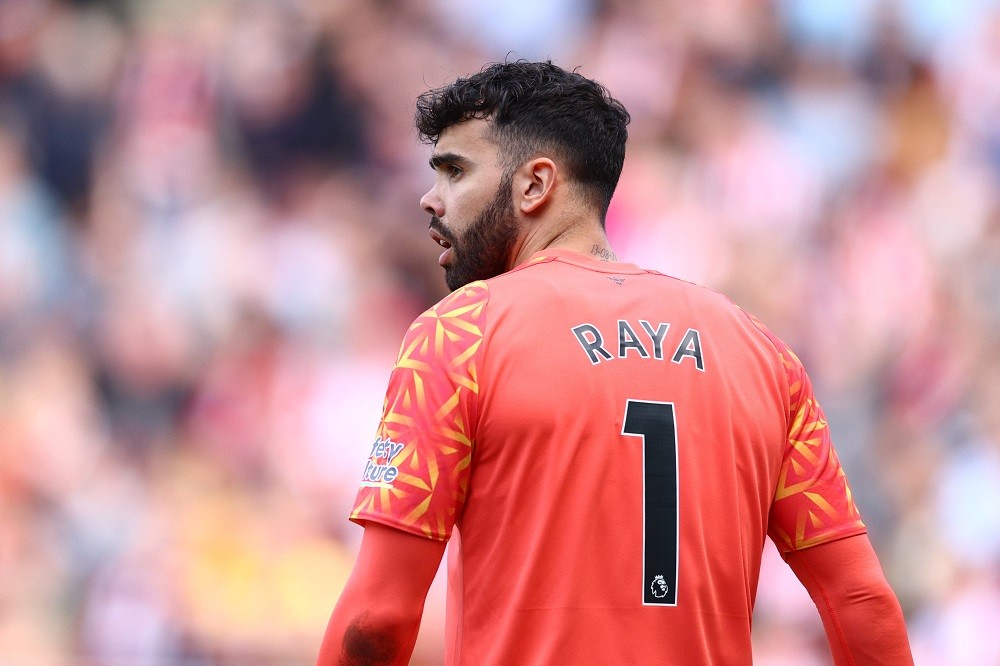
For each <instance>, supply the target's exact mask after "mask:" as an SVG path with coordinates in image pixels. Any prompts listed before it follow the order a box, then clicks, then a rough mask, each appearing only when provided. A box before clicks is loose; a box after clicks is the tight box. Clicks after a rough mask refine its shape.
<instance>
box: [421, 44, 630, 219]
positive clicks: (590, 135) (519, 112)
mask: <svg viewBox="0 0 1000 666" xmlns="http://www.w3.org/2000/svg"><path fill="white" fill-rule="evenodd" d="M473 118H481V119H488V120H489V121H490V123H491V126H492V130H493V136H494V139H495V140H496V142H497V144H498V145H499V146H500V149H501V151H502V153H503V155H504V165H505V167H506V169H507V173H508V174H509V173H511V172H513V170H514V169H515V168H517V167H518V166H519V165H521V164H523V163H524V162H525V161H526V160H528V159H530V158H531V157H532V156H534V155H537V154H538V153H539V152H542V153H549V154H550V155H551V156H552V157H553V159H556V160H558V161H560V162H561V163H562V166H563V167H565V168H566V170H567V172H568V176H569V178H570V179H571V180H573V181H575V182H576V183H578V184H579V185H580V186H581V188H582V190H583V191H584V192H586V193H587V197H588V199H589V200H590V201H591V203H592V204H593V205H594V207H595V208H596V209H597V210H598V211H599V213H600V216H601V220H602V224H603V220H604V217H605V215H606V214H607V211H608V205H609V204H610V202H611V196H612V195H613V194H614V191H615V187H616V186H617V185H618V178H619V177H620V176H621V172H622V165H623V163H624V161H625V143H626V141H627V140H628V130H627V129H626V128H627V125H628V123H629V120H630V118H629V114H628V111H626V110H625V107H624V106H622V104H621V102H619V101H618V100H616V99H614V98H613V97H612V96H611V95H610V93H608V91H607V89H606V88H605V87H604V86H602V85H601V84H600V83H597V82H596V81H593V80H591V79H588V78H586V77H585V76H583V75H581V74H579V73H578V72H575V71H573V72H569V71H566V70H564V69H562V68H560V67H558V66H557V65H554V64H552V62H551V61H545V62H528V61H525V60H517V61H513V62H500V63H494V64H491V65H487V66H486V67H484V68H483V69H482V70H480V71H479V72H478V73H476V74H473V75H471V76H468V77H465V78H460V79H458V80H457V81H455V82H454V83H451V84H449V85H446V86H443V87H441V88H437V89H434V90H429V91H427V92H425V93H424V94H422V95H420V96H419V97H418V98H417V112H416V119H415V124H416V128H417V132H418V133H419V135H420V138H421V140H422V141H424V142H426V143H432V144H433V143H437V141H438V139H439V138H440V136H441V133H442V132H444V131H445V130H446V129H448V128H449V127H451V126H452V125H456V124H458V123H462V122H464V121H466V120H471V119H473Z"/></svg>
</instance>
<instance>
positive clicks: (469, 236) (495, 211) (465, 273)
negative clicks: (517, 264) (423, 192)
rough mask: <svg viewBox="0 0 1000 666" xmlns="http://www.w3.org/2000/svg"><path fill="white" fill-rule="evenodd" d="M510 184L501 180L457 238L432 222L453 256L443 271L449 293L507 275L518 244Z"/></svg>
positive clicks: (433, 219)
mask: <svg viewBox="0 0 1000 666" xmlns="http://www.w3.org/2000/svg"><path fill="white" fill-rule="evenodd" d="M512 185H513V180H512V179H510V178H504V179H503V182H501V183H500V187H499V188H498V189H497V193H496V194H495V195H494V196H493V200H492V201H491V202H490V203H488V204H487V205H486V207H485V208H483V210H482V212H481V213H479V216H478V217H477V218H476V219H475V221H473V223H472V224H471V225H470V226H469V228H468V229H466V230H465V232H464V233H463V234H462V237H461V238H457V237H456V236H455V235H454V234H453V233H452V232H451V230H450V229H448V228H447V227H445V226H444V224H443V223H442V222H441V220H440V218H438V217H437V216H434V217H433V218H431V228H432V229H435V230H436V231H437V232H438V233H440V234H441V235H442V236H444V238H445V240H447V241H448V242H449V243H451V248H452V253H453V254H454V255H455V256H454V259H453V261H452V263H451V265H450V266H448V267H446V268H445V269H444V281H445V284H447V285H448V289H450V290H452V291H455V290H456V289H458V288H459V287H464V286H465V285H467V284H469V283H470V282H475V281H476V280H486V279H489V278H491V277H496V276H497V275H500V274H501V273H506V272H507V262H508V261H509V260H510V256H511V252H512V250H513V248H514V244H515V243H516V242H517V231H518V228H517V218H516V217H515V215H514V203H513V201H511V195H510V192H511V186H512Z"/></svg>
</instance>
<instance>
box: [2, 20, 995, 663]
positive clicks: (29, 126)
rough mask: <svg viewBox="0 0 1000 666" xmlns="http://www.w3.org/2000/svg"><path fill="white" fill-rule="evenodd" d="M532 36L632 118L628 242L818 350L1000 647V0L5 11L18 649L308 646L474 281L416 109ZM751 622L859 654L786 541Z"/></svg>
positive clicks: (620, 233) (919, 565) (7, 328)
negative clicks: (398, 395) (420, 317)
mask: <svg viewBox="0 0 1000 666" xmlns="http://www.w3.org/2000/svg"><path fill="white" fill-rule="evenodd" d="M505 57H526V58H531V59H536V58H549V57H550V58H552V59H553V60H554V61H555V62H556V63H557V64H560V65H562V66H564V67H568V68H573V67H577V66H579V68H580V71H581V72H582V73H584V74H586V75H588V76H590V77H593V78H596V79H598V80H599V81H601V82H602V83H604V84H605V85H606V86H607V87H608V88H609V89H610V90H611V91H612V93H613V94H614V95H615V96H617V97H618V98H619V99H621V100H622V101H623V102H624V103H625V105H626V107H627V108H628V109H629V110H630V111H631V113H632V116H633V122H632V125H631V138H630V144H629V152H628V157H627V160H626V165H625V172H624V174H623V178H622V182H621V184H620V186H619V189H618V192H617V194H616V195H615V199H614V201H613V203H612V207H611V210H610V212H609V217H608V230H609V235H610V237H611V241H612V245H613V247H614V248H615V250H616V252H617V254H618V255H619V257H621V258H623V259H624V260H627V261H633V262H636V263H639V264H641V265H644V266H646V267H649V268H655V269H658V270H661V271H663V272H665V273H668V274H672V275H675V276H678V277H681V278H685V279H689V280H693V281H696V282H700V283H702V284H705V285H706V286H709V287H712V288H714V289H716V290H719V291H721V292H723V293H725V294H727V295H729V296H730V297H731V298H732V299H733V300H734V301H736V302H737V303H738V304H739V305H741V306H743V307H744V308H745V309H747V310H749V311H751V312H753V313H755V314H756V315H758V316H759V317H760V318H761V319H762V320H763V321H764V322H766V323H767V324H768V325H769V326H770V327H771V328H772V329H773V330H774V331H775V332H776V333H777V334H778V335H779V336H781V337H782V338H784V339H785V340H786V341H787V342H788V343H789V344H790V345H791V346H792V347H793V348H794V349H795V350H796V351H797V352H798V354H799V356H800V357H801V358H802V359H803V361H804V363H805V365H806V367H807V368H808V369H809V370H810V373H811V375H812V377H813V380H814V382H815V384H816V389H817V393H818V396H819V398H820V400H821V402H822V403H823V405H824V407H825V409H826V412H827V416H828V419H829V422H830V426H831V428H832V431H833V434H834V439H835V442H836V445H837V446H838V449H839V453H840V456H841V459H842V461H843V463H844V465H845V467H846V469H847V472H848V477H849V479H850V480H851V482H852V486H853V490H854V494H855V498H856V500H857V502H858V504H859V506H860V509H861V512H862V515H863V517H864V519H865V521H866V523H867V525H868V527H869V531H870V535H871V538H872V540H873V542H874V543H875V545H876V548H877V550H878V552H879V555H880V558H881V560H882V563H883V565H884V567H885V569H886V572H887V575H888V577H889V579H890V582H891V583H892V584H893V586H894V588H895V590H896V592H897V594H898V596H899V598H900V601H901V603H902V605H903V608H904V611H905V613H906V616H907V620H908V625H909V628H910V634H911V639H912V642H913V646H914V653H915V656H916V658H917V663H918V664H969V665H979V664H997V663H1000V632H998V631H997V627H1000V2H997V1H995V0H896V1H889V0H881V1H880V0H842V1H840V2H832V1H831V2H827V1H817V0H704V1H703V2H696V3H693V2H682V1H681V0H673V1H667V0H589V1H588V0H491V1H483V2H466V1H464V0H212V1H208V0H202V1H199V0H90V1H86V0H75V1H71V0H0V663H3V664H5V665H14V666H21V665H25V666H34V665H39V666H41V665H49V664H52V665H57V666H58V665H63V664H67V665H69V664H84V665H93V666H104V665H108V666H112V665H114V666H118V665H121V666H132V665H136V666H141V665H151V666H152V665H166V664H185V665H186V664H197V665H205V666H208V665H212V666H214V665H223V664H227V665H228V664H261V665H263V664H299V663H303V664H304V663H309V662H310V661H311V660H312V659H313V657H314V655H315V653H316V650H317V649H318V645H319V640H320V637H321V635H322V632H323V629H324V627H325V624H326V620H327V617H328V615H329V612H330V610H331V609H332V606H333V604H334V602H335V601H336V599H337V596H338V594H339V591H340V589H341V587H342V585H343V583H344V580H345V578H346V576H347V574H348V572H349V570H350V566H351V563H352V559H353V556H354V553H355V552H356V548H357V544H358V541H359V538H360V533H361V529H360V528H358V527H356V526H354V525H352V524H350V523H349V522H347V520H346V515H347V513H348V512H349V510H350V506H351V503H352V500H353V497H354V493H355V491H356V489H357V484H358V480H359V478H360V473H361V471H362V467H363V461H364V457H365V455H366V451H367V449H368V447H369V446H370V442H371V439H372V437H373V433H374V430H375V426H376V424H377V420H378V416H379V414H380V411H381V405H382V398H383V391H384V389H385V382H386V380H387V378H388V373H389V370H390V368H391V365H392V362H393V360H394V358H395V354H396V351H397V348H398V344H399V340H400V339H401V336H402V334H403V332H404V331H405V329H406V327H407V325H408V324H409V322H410V320H411V319H412V318H413V317H414V316H415V315H417V314H418V313H419V312H420V311H421V310H423V309H424V308H425V307H427V306H429V305H430V304H431V303H433V302H434V301H435V300H437V299H438V298H440V297H441V296H443V295H444V294H445V287H444V284H443V279H442V275H441V271H440V268H439V267H438V266H437V263H436V260H435V257H436V255H437V251H436V250H437V249H438V248H436V246H435V245H434V244H433V243H432V242H431V241H430V240H429V239H428V237H427V235H426V225H427V222H428V219H427V216H426V214H425V213H423V212H422V211H420V209H419V207H418V205H417V201H418V199H419V197H420V195H421V194H422V193H423V192H424V191H425V190H426V188H427V187H429V185H430V182H431V173H430V171H429V170H428V169H427V165H426V159H427V155H428V152H429V151H428V148H427V147H426V146H422V145H421V144H420V143H419V142H418V141H417V139H416V135H415V133H414V131H413V129H412V127H411V119H412V111H413V99H414V97H415V96H416V95H417V94H419V93H420V92H422V91H424V90H426V89H427V88H428V87H433V86H437V85H440V84H443V83H446V82H448V81H450V80H452V79H454V78H455V77H456V76H459V75H462V74H466V73H470V72H473V71H476V70H478V69H479V68H480V67H481V66H482V65H483V64H485V63H487V62H492V61H496V60H502V59H504V58H505ZM391 589H392V577H391V575H387V577H386V590H387V592H390V593H391ZM442 598H443V594H442V593H441V591H440V582H439V583H436V584H435V587H434V588H433V589H432V593H431V597H430V600H429V602H428V610H427V616H426V618H425V624H424V627H423V628H422V630H421V638H420V640H419V642H418V647H417V652H416V654H415V657H414V663H418V664H424V663H425V664H435V663H439V662H440V661H441V658H442V657H441V655H442V647H441V645H442V642H443V639H442V638H441V634H442V629H441V624H442V615H443V601H442ZM754 631H755V633H754V637H755V663H758V664H764V665H775V666H776V665H784V664H796V665H803V664H806V665H808V664H824V663H828V660H829V658H828V656H826V654H827V653H826V648H825V639H824V637H823V633H822V627H821V625H820V622H819V617H818V614H817V613H816V611H815V609H814V608H813V606H812V602H811V601H810V600H809V599H808V597H807V596H806V595H805V592H804V591H803V590H802V589H801V587H800V586H799V584H798V583H797V581H795V579H794V577H793V576H792V575H791V574H790V572H788V570H787V569H786V568H785V567H784V565H783V564H781V562H780V560H779V559H778V558H777V556H776V555H775V554H774V552H773V549H769V550H768V553H767V556H766V557H765V567H764V571H763V574H762V577H761V583H760V589H759V594H758V603H757V608H756V614H755V629H754Z"/></svg>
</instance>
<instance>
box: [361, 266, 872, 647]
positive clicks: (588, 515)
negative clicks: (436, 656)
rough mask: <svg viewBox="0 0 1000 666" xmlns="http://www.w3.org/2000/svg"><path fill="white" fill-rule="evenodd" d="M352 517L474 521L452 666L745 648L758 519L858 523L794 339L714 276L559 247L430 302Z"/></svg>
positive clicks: (794, 531) (846, 526) (797, 524)
mask: <svg viewBox="0 0 1000 666" xmlns="http://www.w3.org/2000/svg"><path fill="white" fill-rule="evenodd" d="M352 519H354V520H356V521H359V522H363V521H366V520H376V521H379V522H383V523H386V524H390V525H393V526H396V527H398V528H400V529H405V530H408V531H411V532H413V533H417V534H423V535H425V536H427V537H430V538H438V539H447V538H452V537H453V532H454V535H455V536H457V539H455V543H453V547H452V548H450V549H449V553H450V555H449V557H450V561H449V599H448V620H447V621H448V629H449V634H448V645H447V646H446V649H447V654H448V662H449V663H459V664H535V663H537V664H552V663H601V664H616V663H622V664H625V663H642V662H649V663H684V664H702V663H703V664H712V663H719V664H733V663H749V662H750V657H751V649H750V628H751V616H752V610H753V599H754V595H755V591H756V585H757V578H758V573H759V568H760V558H761V552H762V549H763V546H764V538H765V536H766V535H767V534H770V536H771V537H772V539H773V540H774V541H775V543H776V544H777V545H778V547H779V549H780V550H783V551H785V552H787V551H790V550H794V549H798V548H805V547H809V546H811V545H815V544H818V543H823V542H826V541H830V540H833V539H837V538H843V537H845V536H850V535H854V534H858V533H862V532H864V526H863V524H862V523H861V521H860V518H859V516H858V513H857V510H856V508H855V507H854V504H853V502H852V500H851V497H850V491H849V489H848V486H847V483H846V479H845V478H844V474H843V471H842V469H841V467H840V464H839V462H838V461H837V459H836V456H835V454H834V452H833V450H832V447H831V444H830V438H829V435H828V432H827V428H826V422H825V420H824V418H823V415H822V411H821V410H820V408H819V406H818V405H817V404H816V401H815V399H814V397H813V394H812V388H811V385H810V383H809V380H808V376H807V375H806V373H805V372H804V371H803V370H802V366H801V364H800V363H799V361H798V359H797V358H795V356H794V355H793V354H792V353H791V352H790V351H789V350H788V349H787V348H786V347H785V346H784V345H783V344H782V343H781V341H780V340H778V339H777V338H775V337H774V336H773V335H772V334H770V333H769V332H768V331H767V330H766V329H765V328H764V327H763V326H762V325H761V324H760V323H759V322H757V321H756V320H755V319H753V318H752V317H751V316H749V315H747V314H746V313H745V312H743V311H742V310H740V309H739V308H738V307H736V306H735V305H733V304H732V303H731V302H730V301H728V300H727V299H726V298H724V297H723V296H721V295H719V294H716V293H714V292H711V291H709V290H706V289H704V288H701V287H697V286H695V285H692V284H689V283H686V282H683V281H680V280H676V279H673V278H670V277H667V276H664V275H662V274H659V273H655V272H652V271H645V270H642V269H640V268H638V267H635V266H633V265H629V264H620V263H608V262H601V261H597V260H595V259H591V258H589V257H586V256H583V255H580V254H576V253H573V252H568V251H560V250H557V251H550V252H545V253H541V254H539V255H536V256H535V257H533V258H532V260H531V261H529V262H527V263H526V264H524V265H522V266H520V267H518V268H517V269H515V270H514V271H511V272H509V273H506V274H504V275H502V276H499V277H497V278H494V279H492V280H489V281H486V282H479V283H473V284H472V285H469V286H467V287H465V288H463V289H461V290H458V291H456V292H455V293H453V294H452V295H451V296H449V297H447V298H446V299H444V300H443V301H442V302H441V303H439V304H438V305H437V306H435V308H433V309H432V310H430V311H428V313H425V314H424V315H423V316H422V317H420V318H418V319H417V321H416V322H415V323H414V325H413V327H411V329H410V331H409V332H408V334H407V337H406V339H405V340H404V343H403V346H402V349H401V353H400V359H399V361H398V362H397V365H396V368H395V369H394V371H393V375H392V379H391V380H390V387H389V392H388V394H387V400H386V409H385V413H384V415H383V420H382V423H381V424H380V428H379V434H378V437H377V439H376V443H375V445H373V449H372V453H371V457H370V459H369V461H368V463H367V466H366V470H365V477H364V480H363V482H362V489H361V491H360V492H359V496H358V502H357V505H356V507H355V510H354V512H353V513H352ZM454 528H457V529H454ZM454 546H457V547H454Z"/></svg>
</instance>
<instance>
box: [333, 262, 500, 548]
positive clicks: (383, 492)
mask: <svg viewBox="0 0 1000 666" xmlns="http://www.w3.org/2000/svg"><path fill="white" fill-rule="evenodd" d="M488 298H489V290H488V287H487V286H486V284H485V283H483V282H474V283H472V284H469V285H467V286H465V287H463V288H461V289H459V290H457V291H455V292H454V293H452V294H451V295H449V296H447V297H446V298H444V299H443V300H442V301H441V302H440V303H438V304H437V305H435V306H434V307H433V308H431V309H430V310H428V311H427V312H425V313H424V314H422V315H421V316H420V317H418V318H417V319H416V320H415V321H414V322H413V324H412V325H411V326H410V329H409V331H407V333H406V336H405V337H404V339H403V344H402V346H401V347H400V351H399V358H398V359H397V360H396V366H395V368H393V371H392V375H391V377H390V379H389V389H388V391H387V393H386V399H385V406H384V408H383V412H382V421H381V423H380V424H379V428H378V432H377V435H376V438H375V442H374V443H373V444H372V448H371V452H370V454H369V457H368V460H367V462H366V464H365V470H364V473H363V474H362V479H361V489H360V490H359V491H358V496H357V499H356V500H355V504H354V510H353V511H352V512H351V516H350V518H351V520H352V521H354V522H357V523H362V524H363V523H364V522H366V521H369V520H371V521H375V522H379V523H384V524H386V525H390V526H392V527H396V528H399V529H402V530H404V531H407V532H411V533H413V534H418V535H423V536H426V537H428V538H431V539H439V540H447V539H448V538H449V537H450V536H451V530H452V527H453V526H454V524H455V520H456V518H457V516H458V513H459V511H460V510H461V507H462V505H463V504H464V503H465V497H466V493H467V492H468V485H469V465H470V463H471V461H472V447H473V441H474V433H475V430H476V422H477V418H478V414H477V401H478V396H479V365H480V357H481V349H482V343H483V319H484V316H485V306H486V302H487V300H488Z"/></svg>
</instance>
